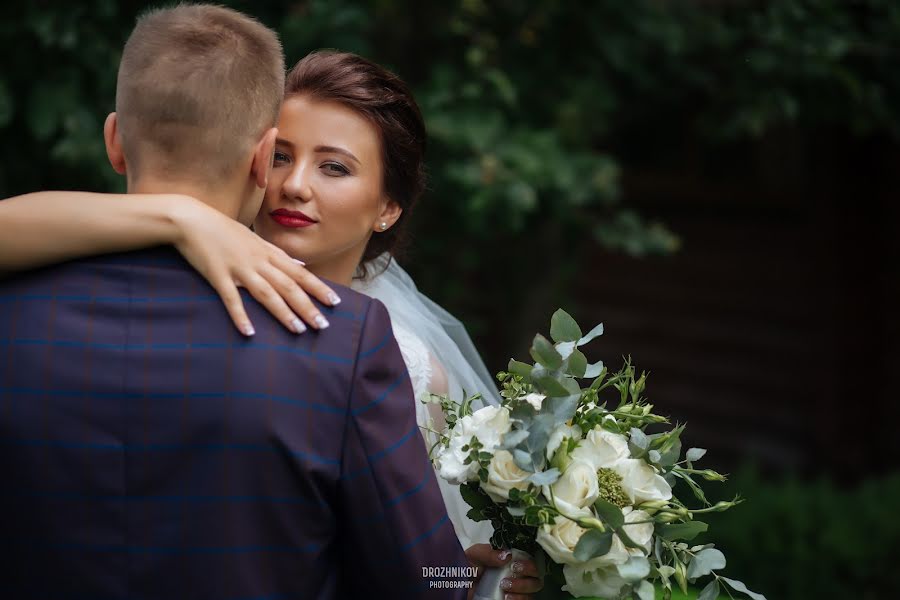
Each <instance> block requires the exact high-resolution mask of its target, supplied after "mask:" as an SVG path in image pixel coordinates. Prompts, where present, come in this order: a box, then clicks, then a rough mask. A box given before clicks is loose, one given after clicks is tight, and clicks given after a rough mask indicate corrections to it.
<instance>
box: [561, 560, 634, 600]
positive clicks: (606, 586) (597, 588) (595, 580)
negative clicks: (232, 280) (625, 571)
mask: <svg viewBox="0 0 900 600" xmlns="http://www.w3.org/2000/svg"><path fill="white" fill-rule="evenodd" d="M592 562H593V561H591V562H588V563H580V564H576V565H564V566H563V575H564V576H565V578H566V585H564V586H562V590H563V591H564V592H569V593H570V594H572V595H573V596H575V597H576V598H583V597H585V596H599V597H601V598H611V599H612V598H618V597H619V593H620V592H621V591H622V588H623V587H625V584H626V583H627V582H626V581H625V580H624V579H622V578H621V577H619V572H618V570H617V569H616V567H615V566H607V567H597V566H595V565H593V564H592Z"/></svg>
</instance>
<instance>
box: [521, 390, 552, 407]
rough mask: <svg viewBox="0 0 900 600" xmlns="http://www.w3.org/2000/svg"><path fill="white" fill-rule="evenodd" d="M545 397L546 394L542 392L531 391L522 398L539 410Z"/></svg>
mask: <svg viewBox="0 0 900 600" xmlns="http://www.w3.org/2000/svg"><path fill="white" fill-rule="evenodd" d="M546 397H547V396H545V395H543V394H534V393H532V394H528V395H527V396H525V398H524V400H525V402H527V403H528V404H530V405H532V406H533V407H534V410H541V405H542V404H543V403H544V398H546Z"/></svg>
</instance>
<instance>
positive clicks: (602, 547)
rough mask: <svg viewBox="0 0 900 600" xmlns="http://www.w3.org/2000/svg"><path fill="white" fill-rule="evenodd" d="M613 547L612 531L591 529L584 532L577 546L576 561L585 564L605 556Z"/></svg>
mask: <svg viewBox="0 0 900 600" xmlns="http://www.w3.org/2000/svg"><path fill="white" fill-rule="evenodd" d="M611 547H612V531H603V532H601V531H599V530H597V529H589V530H588V531H586V532H584V533H583V534H582V535H581V538H579V540H578V543H577V544H575V559H576V560H578V561H580V562H584V561H588V560H590V559H592V558H596V557H598V556H603V555H604V554H606V553H607V552H609V549H610V548H611Z"/></svg>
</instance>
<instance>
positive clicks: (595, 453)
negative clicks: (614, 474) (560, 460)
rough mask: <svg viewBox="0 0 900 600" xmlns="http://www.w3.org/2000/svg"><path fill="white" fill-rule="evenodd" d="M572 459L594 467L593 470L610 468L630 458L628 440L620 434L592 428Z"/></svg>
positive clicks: (574, 451)
mask: <svg viewBox="0 0 900 600" xmlns="http://www.w3.org/2000/svg"><path fill="white" fill-rule="evenodd" d="M571 456H572V458H573V459H576V460H583V461H584V462H588V463H590V464H592V465H594V470H597V469H600V468H609V467H612V466H613V465H614V464H616V463H617V462H619V461H621V460H624V459H626V458H628V457H629V456H630V454H629V452H628V439H627V438H626V437H625V436H624V435H621V434H618V433H612V432H611V431H607V430H605V429H603V428H601V427H600V426H599V425H598V426H597V427H594V429H592V430H591V431H588V434H587V435H586V436H585V438H584V439H583V440H582V441H581V443H580V444H579V445H578V447H577V448H575V450H573V451H572V454H571Z"/></svg>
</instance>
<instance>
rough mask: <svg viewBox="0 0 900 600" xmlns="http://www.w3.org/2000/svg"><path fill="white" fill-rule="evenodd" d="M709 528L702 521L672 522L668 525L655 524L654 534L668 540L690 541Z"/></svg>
mask: <svg viewBox="0 0 900 600" xmlns="http://www.w3.org/2000/svg"><path fill="white" fill-rule="evenodd" d="M707 529H709V525H707V524H706V523H704V522H703V521H688V522H687V523H672V524H670V525H657V526H656V534H657V535H658V536H659V537H661V538H662V539H664V540H669V541H670V542H672V541H675V540H685V541H691V540H692V539H694V538H695V537H697V536H698V535H700V534H701V533H703V532H705V531H706V530H707Z"/></svg>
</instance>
